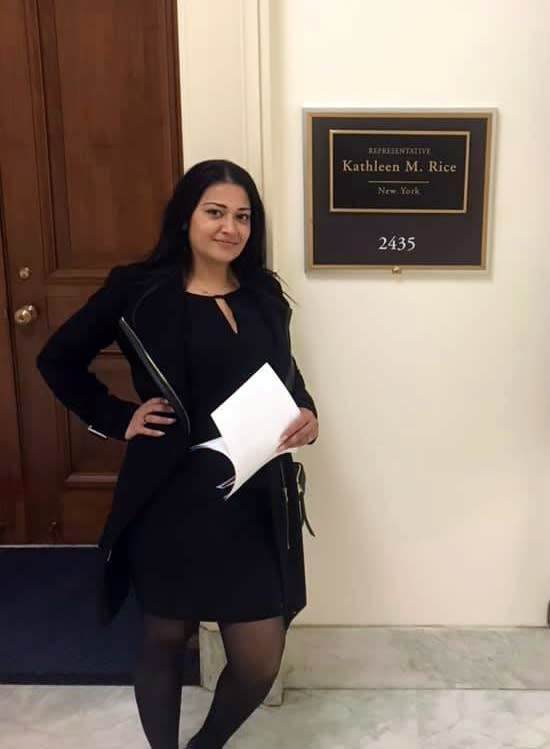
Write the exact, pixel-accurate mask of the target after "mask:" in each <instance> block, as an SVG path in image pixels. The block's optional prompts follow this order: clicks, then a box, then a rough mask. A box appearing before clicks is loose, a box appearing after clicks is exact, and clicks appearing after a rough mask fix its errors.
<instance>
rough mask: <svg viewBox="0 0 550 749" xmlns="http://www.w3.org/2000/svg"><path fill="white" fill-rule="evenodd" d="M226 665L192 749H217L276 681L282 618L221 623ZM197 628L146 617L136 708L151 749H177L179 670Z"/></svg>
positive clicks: (283, 632) (283, 631)
mask: <svg viewBox="0 0 550 749" xmlns="http://www.w3.org/2000/svg"><path fill="white" fill-rule="evenodd" d="M219 627H220V631H221V635H222V639H223V644H224V648H225V654H226V658H227V665H226V666H225V668H224V669H223V671H222V673H221V674H220V678H219V679H218V683H217V685H216V691H215V694H214V699H213V700H212V704H211V706H210V711H209V713H208V715H207V716H206V720H205V721H204V724H203V726H202V728H201V729H200V731H199V732H198V733H197V734H195V736H193V738H192V739H191V741H190V743H189V745H188V746H189V748H190V749H221V747H223V745H224V744H225V742H226V741H227V740H228V739H229V737H230V736H232V735H233V733H235V731H236V730H237V729H238V728H239V726H241V725H242V724H243V723H244V721H245V720H246V719H247V718H248V716H249V715H250V714H251V713H252V712H254V710H255V709H256V708H257V707H258V706H259V705H260V704H261V702H262V701H263V700H264V698H265V697H266V695H267V693H268V692H269V690H270V688H271V685H272V684H273V682H274V681H275V678H276V676H277V673H278V671H279V667H280V664H281V658H282V655H283V650H284V645H285V636H286V628H285V622H284V619H283V618H282V617H274V618H272V619H261V620H259V621H255V622H231V623H224V622H219ZM196 630H197V622H192V621H178V620H173V619H161V618H159V617H155V616H151V615H150V614H145V620H144V638H143V649H142V652H141V656H140V658H139V660H138V665H137V668H136V679H135V693H136V702H137V705H138V710H139V715H140V718H141V723H142V725H143V730H144V731H145V735H146V736H147V738H148V740H149V743H150V744H151V749H177V747H178V728H179V717H180V705H181V665H182V658H183V652H184V650H185V646H186V644H187V642H188V640H189V638H190V637H191V635H192V634H193V633H194V632H196Z"/></svg>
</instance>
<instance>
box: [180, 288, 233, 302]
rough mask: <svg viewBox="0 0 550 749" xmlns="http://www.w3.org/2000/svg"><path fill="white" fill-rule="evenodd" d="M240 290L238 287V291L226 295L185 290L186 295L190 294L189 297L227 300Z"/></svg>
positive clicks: (228, 292) (227, 292)
mask: <svg viewBox="0 0 550 749" xmlns="http://www.w3.org/2000/svg"><path fill="white" fill-rule="evenodd" d="M240 290H241V287H240V286H238V287H237V288H236V289H232V290H231V291H226V292H225V294H199V293H198V292H196V291H187V289H184V293H185V294H189V296H196V297H203V299H227V297H230V296H232V295H233V294H236V293H237V292H238V291H240Z"/></svg>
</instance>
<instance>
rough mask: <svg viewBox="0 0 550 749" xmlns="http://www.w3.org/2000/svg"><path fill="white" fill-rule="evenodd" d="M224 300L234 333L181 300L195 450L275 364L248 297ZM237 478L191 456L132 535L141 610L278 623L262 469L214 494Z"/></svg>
mask: <svg viewBox="0 0 550 749" xmlns="http://www.w3.org/2000/svg"><path fill="white" fill-rule="evenodd" d="M224 298H225V301H226V302H227V304H228V305H229V306H230V307H231V310H232V312H233V315H234V317H235V320H236V322H237V327H238V333H235V332H234V331H233V329H232V328H231V326H230V325H229V322H228V321H227V319H226V318H225V316H224V314H223V312H222V311H221V309H220V308H219V306H218V303H217V302H216V300H215V299H214V298H213V297H205V296H200V295H196V294H191V293H189V292H186V293H185V294H184V295H183V303H184V304H185V305H186V310H185V312H186V314H185V316H184V318H185V329H184V330H182V340H181V345H182V346H183V347H184V348H183V351H184V352H185V361H186V372H187V377H188V383H187V384H188V392H189V393H190V404H189V416H190V420H191V442H190V444H191V445H195V444H197V443H199V442H204V441H205V440H208V439H212V438H214V437H218V436H219V433H218V431H217V429H216V426H215V424H214V422H213V421H212V419H211V417H210V413H211V412H212V411H213V410H214V409H215V408H216V407H217V406H218V405H219V404H220V403H221V402H222V401H224V400H225V399H226V398H227V397H228V396H229V395H231V393H232V392H233V391H234V390H235V389H236V388H237V387H239V386H240V385H242V384H243V382H244V381H245V380H246V379H247V378H248V377H250V376H251V375H252V374H253V373H254V372H256V370H257V369H258V368H259V367H261V366H262V365H263V364H264V363H265V362H266V361H267V362H270V363H273V362H274V360H275V350H274V345H275V344H274V338H273V335H272V333H271V330H270V327H269V325H268V323H267V322H266V321H265V320H264V319H263V317H262V315H261V313H260V311H259V309H258V307H257V305H256V304H255V303H254V299H253V298H252V297H251V296H250V294H249V292H247V291H246V289H237V290H236V291H233V292H230V293H229V294H226V295H225V297H224ZM174 355H175V356H177V355H178V351H177V349H175V350H174ZM150 439H155V438H154V437H152V438H150ZM158 439H162V437H160V438H158ZM151 470H154V466H151ZM231 475H232V468H231V464H230V463H229V461H227V459H226V458H225V457H224V456H222V455H220V454H219V453H215V452H213V451H211V450H197V451H188V452H187V453H186V454H184V455H182V463H181V467H180V468H179V470H178V471H176V473H175V474H174V475H173V476H171V477H170V480H169V482H167V483H166V484H165V485H163V486H162V487H161V488H160V489H159V491H157V493H156V494H155V496H154V497H153V499H152V500H151V501H150V502H149V504H148V505H147V507H146V508H145V509H144V511H143V512H142V513H141V514H140V515H139V516H138V517H137V518H136V519H135V520H134V522H133V523H132V525H131V526H130V528H129V529H128V531H127V538H128V547H127V548H128V554H129V562H130V569H131V576H132V580H133V584H134V587H135V591H136V597H137V600H138V602H139V604H140V606H141V608H142V609H143V610H144V611H145V612H147V613H150V614H154V615H156V616H160V617H163V618H169V619H193V620H201V621H226V622H230V621H252V620H256V619H265V618H268V617H272V616H278V615H282V613H283V608H284V607H283V595H282V588H281V577H280V570H279V565H278V560H277V552H276V546H275V540H274V536H273V525H272V517H271V507H270V503H269V495H268V490H267V482H266V473H265V469H262V470H260V471H259V472H258V473H257V474H255V476H253V477H252V478H251V479H249V481H248V482H246V483H245V484H244V485H243V486H242V487H241V488H240V489H239V490H238V491H237V492H236V493H235V494H234V495H233V496H232V497H230V498H229V499H228V500H226V499H224V494H225V493H227V491H228V490H227V489H226V490H221V489H218V488H216V487H217V485H218V484H220V483H222V482H223V481H224V480H226V479H227V478H229V477H230V476H231ZM228 592H230V594H229V595H228ZM222 602H223V604H222Z"/></svg>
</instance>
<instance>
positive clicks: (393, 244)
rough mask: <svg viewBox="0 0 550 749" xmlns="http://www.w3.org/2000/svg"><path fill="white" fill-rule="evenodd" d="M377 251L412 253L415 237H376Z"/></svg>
mask: <svg viewBox="0 0 550 749" xmlns="http://www.w3.org/2000/svg"><path fill="white" fill-rule="evenodd" d="M378 241H379V242H380V244H379V245H378V249H379V250H395V251H396V252H412V251H413V250H414V248H415V247H416V237H397V236H396V235H395V234H394V235H393V237H390V239H389V240H388V237H378Z"/></svg>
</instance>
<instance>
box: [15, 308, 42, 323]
mask: <svg viewBox="0 0 550 749" xmlns="http://www.w3.org/2000/svg"><path fill="white" fill-rule="evenodd" d="M14 317H15V322H16V323H17V324H18V325H28V324H29V323H31V322H32V321H33V320H36V318H37V317H38V312H37V311H36V307H35V306H34V304H24V305H23V306H22V307H19V309H16V310H15V315H14Z"/></svg>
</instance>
